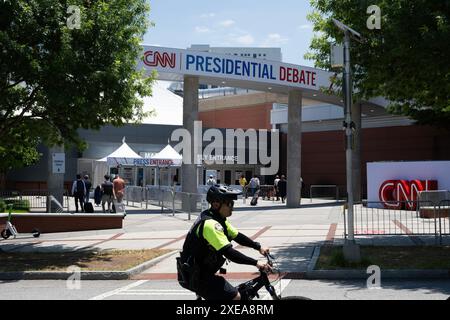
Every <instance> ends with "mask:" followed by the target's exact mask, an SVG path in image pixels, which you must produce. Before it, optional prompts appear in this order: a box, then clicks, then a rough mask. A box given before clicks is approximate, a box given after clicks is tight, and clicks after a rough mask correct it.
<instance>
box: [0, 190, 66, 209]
mask: <svg viewBox="0 0 450 320" xmlns="http://www.w3.org/2000/svg"><path fill="white" fill-rule="evenodd" d="M50 197H51V195H50V194H49V191H48V190H23V191H11V190H6V191H0V212H2V211H6V205H8V204H12V205H13V210H22V211H25V212H26V211H28V212H46V211H47V209H48V207H49V206H48V203H49V201H51V198H50ZM62 208H63V210H64V211H67V212H68V211H69V192H68V191H64V193H63V204H62Z"/></svg>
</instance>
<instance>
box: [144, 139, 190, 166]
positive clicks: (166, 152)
mask: <svg viewBox="0 0 450 320" xmlns="http://www.w3.org/2000/svg"><path fill="white" fill-rule="evenodd" d="M182 159H183V156H181V155H180V154H179V153H178V152H176V151H175V149H174V148H172V146H171V145H170V144H168V145H167V146H166V147H165V148H164V149H162V150H161V151H160V152H158V153H157V154H155V155H154V156H153V157H151V158H150V164H151V165H156V166H180V165H181V161H182Z"/></svg>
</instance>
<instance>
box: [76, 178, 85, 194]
mask: <svg viewBox="0 0 450 320" xmlns="http://www.w3.org/2000/svg"><path fill="white" fill-rule="evenodd" d="M75 195H76V196H79V197H80V196H84V182H83V180H77V186H76V189H75Z"/></svg>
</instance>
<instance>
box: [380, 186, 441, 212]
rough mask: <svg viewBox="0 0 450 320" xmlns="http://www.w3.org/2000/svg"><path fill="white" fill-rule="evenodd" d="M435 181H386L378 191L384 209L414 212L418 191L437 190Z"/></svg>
mask: <svg viewBox="0 0 450 320" xmlns="http://www.w3.org/2000/svg"><path fill="white" fill-rule="evenodd" d="M437 189H438V182H437V180H386V181H384V182H383V183H382V184H381V186H380V189H379V198H380V201H381V202H383V205H384V207H385V208H388V209H406V210H415V209H416V201H417V199H418V196H419V192H420V191H426V190H437Z"/></svg>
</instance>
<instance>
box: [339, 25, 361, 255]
mask: <svg viewBox="0 0 450 320" xmlns="http://www.w3.org/2000/svg"><path fill="white" fill-rule="evenodd" d="M333 22H334V24H335V25H336V26H337V27H338V28H339V29H340V30H341V31H342V32H343V33H344V79H343V80H344V82H343V87H344V104H345V121H344V128H345V135H346V149H345V154H346V174H347V212H348V219H347V221H348V238H347V239H346V241H345V244H344V256H345V258H346V259H347V260H349V261H360V260H361V253H360V248H359V245H357V244H356V242H355V230H354V220H353V205H354V204H353V177H352V172H353V170H352V146H353V130H354V123H353V121H352V86H353V84H352V71H351V64H350V37H352V38H353V39H355V40H356V41H361V35H360V34H359V33H358V32H356V31H354V30H353V29H351V28H350V27H348V26H346V25H344V24H343V23H341V22H340V21H338V20H336V19H333Z"/></svg>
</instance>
